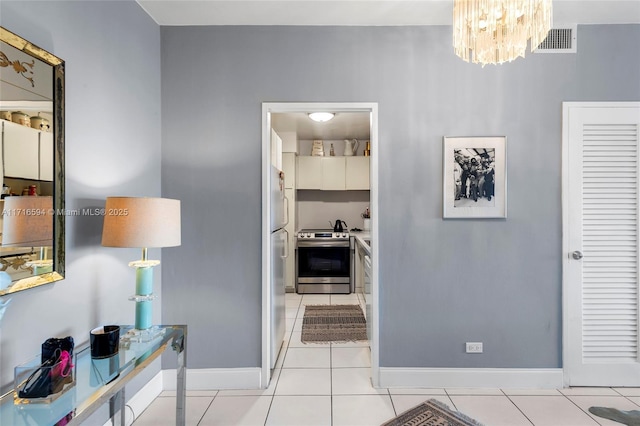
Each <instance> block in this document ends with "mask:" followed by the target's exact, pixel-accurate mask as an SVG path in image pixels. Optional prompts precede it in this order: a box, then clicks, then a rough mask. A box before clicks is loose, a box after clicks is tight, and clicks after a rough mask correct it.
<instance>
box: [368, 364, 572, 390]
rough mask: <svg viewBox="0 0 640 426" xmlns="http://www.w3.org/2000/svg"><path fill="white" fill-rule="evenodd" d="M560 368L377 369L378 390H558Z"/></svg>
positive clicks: (560, 380) (559, 385) (561, 376)
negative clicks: (379, 388) (378, 372)
mask: <svg viewBox="0 0 640 426" xmlns="http://www.w3.org/2000/svg"><path fill="white" fill-rule="evenodd" d="M563 384H564V383H563V375H562V369H561V368H393V367H380V387H381V388H500V389H509V388H510V389H515V388H522V389H561V388H563V387H564V386H563Z"/></svg>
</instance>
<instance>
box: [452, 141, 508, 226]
mask: <svg viewBox="0 0 640 426" xmlns="http://www.w3.org/2000/svg"><path fill="white" fill-rule="evenodd" d="M443 157H444V164H443V171H444V178H443V201H444V208H443V216H444V217H445V218H462V219H464V218H506V217H507V138H506V137H504V136H490V137H449V136H445V137H444V155H443Z"/></svg>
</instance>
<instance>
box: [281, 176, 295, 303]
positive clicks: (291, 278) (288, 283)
mask: <svg viewBox="0 0 640 426" xmlns="http://www.w3.org/2000/svg"><path fill="white" fill-rule="evenodd" d="M284 195H285V197H287V199H288V200H289V205H288V211H287V214H288V216H287V217H288V218H289V223H288V224H287V226H285V227H284V229H285V230H286V231H287V233H288V238H289V240H288V243H289V246H288V249H289V250H288V251H287V253H288V256H287V259H286V260H285V270H284V271H285V272H284V282H285V289H286V290H287V292H293V290H294V287H295V280H296V190H295V189H291V188H285V190H284Z"/></svg>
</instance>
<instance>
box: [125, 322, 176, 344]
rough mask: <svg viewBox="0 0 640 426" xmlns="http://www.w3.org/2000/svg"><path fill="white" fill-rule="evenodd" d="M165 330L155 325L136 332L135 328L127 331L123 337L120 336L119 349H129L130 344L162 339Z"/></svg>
mask: <svg viewBox="0 0 640 426" xmlns="http://www.w3.org/2000/svg"><path fill="white" fill-rule="evenodd" d="M164 333H165V330H164V329H162V328H160V327H158V326H157V325H154V326H151V327H149V328H147V329H145V330H138V329H137V328H134V329H131V330H129V331H127V332H126V333H125V334H124V335H123V336H120V347H121V348H124V349H129V347H130V346H131V343H147V342H150V341H152V340H154V339H157V338H158V337H162V336H163V335H164Z"/></svg>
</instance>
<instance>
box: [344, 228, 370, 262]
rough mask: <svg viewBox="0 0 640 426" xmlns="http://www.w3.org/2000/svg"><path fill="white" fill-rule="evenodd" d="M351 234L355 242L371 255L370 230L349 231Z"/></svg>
mask: <svg viewBox="0 0 640 426" xmlns="http://www.w3.org/2000/svg"><path fill="white" fill-rule="evenodd" d="M349 234H351V235H353V237H354V238H355V241H356V243H357V244H359V245H360V246H361V247H362V249H363V250H364V251H365V252H366V253H367V255H369V256H371V231H349Z"/></svg>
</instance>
